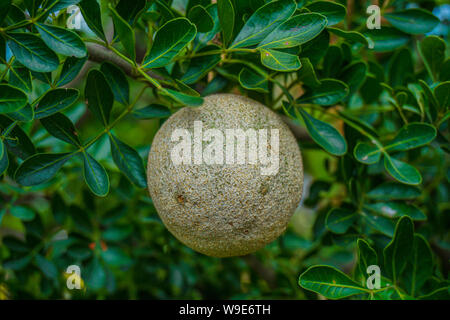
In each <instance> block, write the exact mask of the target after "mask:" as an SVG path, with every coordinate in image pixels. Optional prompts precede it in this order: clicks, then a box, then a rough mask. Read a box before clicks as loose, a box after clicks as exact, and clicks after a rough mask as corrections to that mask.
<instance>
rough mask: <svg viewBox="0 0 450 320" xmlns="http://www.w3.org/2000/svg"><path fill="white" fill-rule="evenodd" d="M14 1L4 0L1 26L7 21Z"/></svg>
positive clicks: (0, 7) (0, 18) (0, 14)
mask: <svg viewBox="0 0 450 320" xmlns="http://www.w3.org/2000/svg"><path fill="white" fill-rule="evenodd" d="M11 3H12V0H3V1H1V2H0V25H1V24H2V23H3V20H5V18H6V16H7V15H8V11H9V8H10V6H11Z"/></svg>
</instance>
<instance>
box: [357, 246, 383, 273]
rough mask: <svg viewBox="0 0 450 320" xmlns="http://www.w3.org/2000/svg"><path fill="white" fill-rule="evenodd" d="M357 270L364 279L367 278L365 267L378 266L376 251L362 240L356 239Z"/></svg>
mask: <svg viewBox="0 0 450 320" xmlns="http://www.w3.org/2000/svg"><path fill="white" fill-rule="evenodd" d="M357 245H358V268H359V272H360V273H361V275H362V276H363V277H364V279H366V278H367V267H368V266H372V265H378V257H377V253H376V251H375V250H374V249H373V248H372V247H371V246H370V245H369V243H368V242H367V241H366V240H364V239H358V241H357Z"/></svg>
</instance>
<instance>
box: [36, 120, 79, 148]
mask: <svg viewBox="0 0 450 320" xmlns="http://www.w3.org/2000/svg"><path fill="white" fill-rule="evenodd" d="M41 124H42V125H43V126H44V128H45V130H47V131H48V133H50V134H51V135H52V136H54V137H56V138H58V139H60V140H62V141H65V142H67V143H70V144H72V145H74V146H81V143H80V139H79V138H78V133H77V130H76V129H75V126H74V125H73V123H72V121H71V120H70V119H69V118H68V117H66V116H65V115H63V114H62V113H55V114H54V115H51V116H49V117H46V118H42V119H41Z"/></svg>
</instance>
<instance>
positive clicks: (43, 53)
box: [8, 33, 59, 72]
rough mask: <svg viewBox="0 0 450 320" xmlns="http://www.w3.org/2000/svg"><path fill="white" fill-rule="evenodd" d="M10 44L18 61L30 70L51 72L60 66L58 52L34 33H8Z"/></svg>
mask: <svg viewBox="0 0 450 320" xmlns="http://www.w3.org/2000/svg"><path fill="white" fill-rule="evenodd" d="M8 46H9V48H10V49H11V51H12V52H13V54H14V56H15V57H16V59H17V61H19V62H20V63H21V64H23V65H24V66H25V67H27V68H28V69H30V70H33V71H37V72H50V71H53V70H55V69H56V68H58V66H59V60H58V57H57V56H56V54H55V53H54V52H53V51H52V50H50V49H49V48H48V47H47V46H46V45H45V43H44V41H42V39H41V38H39V37H38V36H36V35H34V34H31V33H8Z"/></svg>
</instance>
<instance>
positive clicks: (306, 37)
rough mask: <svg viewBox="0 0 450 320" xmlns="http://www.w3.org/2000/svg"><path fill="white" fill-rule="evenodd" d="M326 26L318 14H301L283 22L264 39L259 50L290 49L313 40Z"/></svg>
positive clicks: (324, 20) (321, 16) (323, 19)
mask: <svg viewBox="0 0 450 320" xmlns="http://www.w3.org/2000/svg"><path fill="white" fill-rule="evenodd" d="M326 25H327V19H326V18H325V17H324V16H323V15H321V14H318V13H303V14H299V15H297V16H294V17H292V18H290V19H289V20H287V21H285V22H283V23H282V24H281V25H279V26H278V27H277V28H276V29H275V30H273V31H272V32H271V33H269V35H268V36H267V37H266V38H264V40H263V41H262V42H261V43H260V44H259V45H258V47H259V48H291V47H295V46H298V45H300V44H302V43H305V42H308V41H310V40H311V39H314V38H315V37H316V36H318V35H319V34H320V32H322V30H323V29H324V28H325V26H326Z"/></svg>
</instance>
